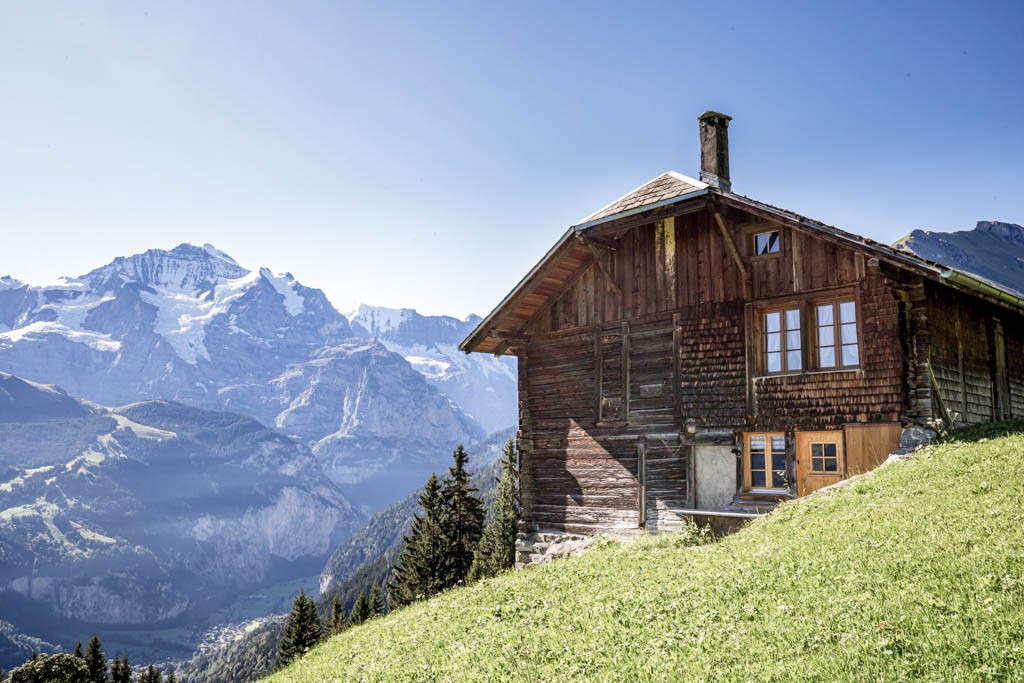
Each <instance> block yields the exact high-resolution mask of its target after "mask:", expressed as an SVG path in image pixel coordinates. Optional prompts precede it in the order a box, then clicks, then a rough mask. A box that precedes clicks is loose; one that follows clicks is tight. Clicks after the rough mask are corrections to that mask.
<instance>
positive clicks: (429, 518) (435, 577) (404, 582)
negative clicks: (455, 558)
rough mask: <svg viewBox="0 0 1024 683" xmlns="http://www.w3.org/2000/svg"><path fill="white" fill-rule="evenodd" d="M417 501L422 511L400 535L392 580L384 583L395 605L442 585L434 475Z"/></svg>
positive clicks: (439, 517)
mask: <svg viewBox="0 0 1024 683" xmlns="http://www.w3.org/2000/svg"><path fill="white" fill-rule="evenodd" d="M419 503H420V507H421V508H422V514H417V515H415V516H414V517H413V522H412V529H411V530H410V531H409V533H408V534H406V535H405V536H404V537H403V541H404V547H403V548H402V554H401V555H399V557H398V563H397V564H396V565H395V568H394V580H393V582H392V583H390V584H388V600H389V602H390V603H391V605H392V606H395V607H401V606H403V605H408V604H410V603H412V602H415V601H416V600H422V599H424V598H429V597H430V596H432V595H434V594H436V593H439V592H440V591H441V590H442V589H443V588H444V583H443V580H444V577H443V573H444V568H445V558H444V547H443V546H444V538H443V531H444V529H443V525H442V516H443V514H444V508H443V504H442V501H441V484H440V483H439V482H438V480H437V475H434V474H431V475H430V479H428V480H427V485H426V486H425V487H424V488H423V493H421V494H420V497H419Z"/></svg>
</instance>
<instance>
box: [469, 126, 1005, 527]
mask: <svg viewBox="0 0 1024 683" xmlns="http://www.w3.org/2000/svg"><path fill="white" fill-rule="evenodd" d="M718 123H719V131H720V132H721V133H723V134H724V124H722V123H721V121H719V122H718ZM724 123H725V124H727V119H726V120H725V122H724ZM702 140H703V136H702ZM711 147H712V148H713V149H714V150H715V153H716V154H720V153H721V145H720V144H716V143H715V142H714V140H712V141H711ZM723 167H724V169H725V172H726V173H727V172H728V171H727V170H728V163H727V160H726V163H724V164H722V163H720V162H719V163H718V164H717V165H716V166H715V168H716V169H718V170H719V174H718V175H719V176H720V170H721V169H722V168H723ZM709 176H711V180H713V181H714V180H717V181H719V182H718V183H717V184H716V183H714V182H709V183H706V182H702V181H697V180H693V179H690V178H686V177H685V176H680V175H678V174H665V175H664V176H660V177H659V178H656V179H655V180H653V181H651V183H648V184H647V185H645V186H643V187H641V188H640V189H639V190H637V191H635V192H633V193H630V194H629V195H627V196H626V197H624V198H623V199H621V200H619V201H618V202H616V203H614V204H612V205H610V206H609V207H606V208H605V209H603V210H602V211H600V212H598V213H597V214H595V215H594V216H592V217H591V218H590V219H588V220H587V221H585V222H584V223H583V224H581V225H580V226H575V227H574V228H572V229H570V231H569V232H567V233H566V235H565V236H563V238H562V239H561V240H560V241H559V243H558V244H556V246H555V247H554V248H553V249H552V250H551V251H550V252H549V253H548V255H547V256H546V257H545V259H544V260H543V261H542V262H541V263H540V264H538V266H537V267H536V268H535V269H534V270H533V271H532V272H531V273H530V274H529V275H528V276H527V278H526V279H524V281H523V282H522V283H521V284H520V285H519V287H518V288H517V289H516V290H515V291H513V292H512V294H510V295H509V297H507V298H506V299H505V301H503V302H502V304H501V305H500V306H499V307H498V308H497V309H496V310H495V311H494V312H493V313H492V314H491V315H490V316H489V317H488V318H487V319H485V320H484V321H483V322H482V323H481V325H480V327H479V328H478V329H477V330H476V331H475V332H474V333H473V334H472V335H471V336H470V337H469V338H468V339H467V340H466V341H465V342H464V343H463V348H464V350H466V351H467V352H469V351H485V352H491V353H495V354H500V353H514V354H515V355H516V356H517V357H518V359H519V386H520V391H519V397H520V430H519V451H520V463H521V471H520V476H521V487H522V488H521V494H522V510H523V520H522V522H523V528H524V531H531V530H560V531H573V532H591V531H597V530H627V529H639V528H659V529H660V528H671V527H672V526H673V525H676V524H678V523H679V521H680V520H681V519H683V518H684V517H687V516H692V515H704V514H712V513H713V514H719V515H730V514H732V515H743V514H749V513H756V512H760V511H763V510H765V509H768V508H770V507H771V506H772V505H774V504H775V503H777V502H778V501H779V500H783V499H785V498H788V497H792V496H796V495H804V494H806V493H808V492H810V491H813V490H814V489H816V488H820V487H821V486H825V485H828V484H831V483H834V482H836V481H839V480H841V479H842V478H845V477H847V476H850V475H852V474H855V473H859V472H863V471H867V470H869V469H871V468H873V467H875V466H877V465H878V464H879V463H880V462H882V461H883V460H884V459H885V457H886V456H887V455H888V454H889V452H890V451H892V450H894V449H895V448H897V447H898V445H899V441H900V434H901V431H902V428H903V427H906V426H910V425H922V424H926V423H928V421H930V420H932V419H943V420H947V421H949V422H953V423H956V424H963V423H973V422H982V421H988V420H993V419H1000V418H1008V417H1012V416H1017V417H1021V416H1024V316H1022V313H1024V302H1021V301H1020V299H1018V298H1016V297H1015V296H1014V295H1013V294H1012V293H1008V292H1006V291H1003V290H1001V289H1000V288H998V287H992V286H991V285H989V284H988V283H979V282H978V281H977V280H975V279H972V278H971V277H970V276H967V275H964V274H957V275H958V277H957V278H955V279H950V277H948V276H947V273H948V272H949V271H948V270H945V269H943V268H942V267H940V266H938V265H937V264H931V263H927V262H924V261H922V260H920V259H917V258H916V257H913V256H911V255H907V254H903V253H900V252H897V251H895V250H892V249H890V248H888V247H885V246H883V245H879V244H876V243H873V242H871V241H869V240H865V239H862V238H859V237H857V236H855V235H851V234H849V233H845V232H842V231H839V230H836V229H834V228H830V227H828V226H824V225H820V224H817V223H813V222H812V221H808V220H807V219H804V218H802V217H800V216H797V215H795V214H791V213H789V212H785V211H783V210H780V209H776V208H774V207H770V206H767V205H764V204H760V203H757V202H754V201H752V200H749V199H747V198H744V197H740V196H738V195H734V194H732V193H731V192H729V191H727V190H726V189H723V184H722V181H725V187H728V185H727V178H721V177H715V176H714V175H712V174H709ZM986 287H987V289H986Z"/></svg>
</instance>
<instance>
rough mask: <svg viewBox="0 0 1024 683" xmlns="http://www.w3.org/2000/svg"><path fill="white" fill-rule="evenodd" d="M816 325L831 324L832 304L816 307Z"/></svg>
mask: <svg viewBox="0 0 1024 683" xmlns="http://www.w3.org/2000/svg"><path fill="white" fill-rule="evenodd" d="M818 324H819V325H831V324H832V304H828V305H827V306H818Z"/></svg>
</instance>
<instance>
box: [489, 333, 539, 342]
mask: <svg viewBox="0 0 1024 683" xmlns="http://www.w3.org/2000/svg"><path fill="white" fill-rule="evenodd" d="M487 336H488V337H491V338H492V339H502V340H504V341H507V342H509V343H512V342H528V341H530V338H529V336H527V335H525V334H523V333H522V332H513V331H511V330H489V331H488V332H487Z"/></svg>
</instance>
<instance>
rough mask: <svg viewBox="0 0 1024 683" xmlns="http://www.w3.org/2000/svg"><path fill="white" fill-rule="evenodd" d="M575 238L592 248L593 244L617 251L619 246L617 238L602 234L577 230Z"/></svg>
mask: <svg viewBox="0 0 1024 683" xmlns="http://www.w3.org/2000/svg"><path fill="white" fill-rule="evenodd" d="M576 239H578V240H580V241H582V242H584V243H585V244H587V246H590V247H591V248H593V247H594V246H598V247H601V248H602V249H607V250H609V251H617V250H618V248H619V242H618V240H614V239H612V238H610V237H605V236H604V235H596V234H591V233H589V232H577V233H576Z"/></svg>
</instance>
